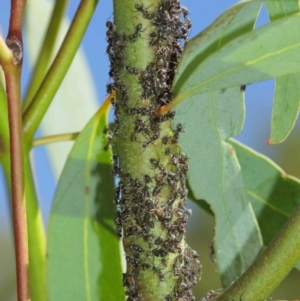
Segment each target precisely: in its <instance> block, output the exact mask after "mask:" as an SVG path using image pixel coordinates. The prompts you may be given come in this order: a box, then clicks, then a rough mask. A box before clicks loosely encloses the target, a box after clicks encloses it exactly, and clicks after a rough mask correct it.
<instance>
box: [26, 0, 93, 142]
mask: <svg viewBox="0 0 300 301" xmlns="http://www.w3.org/2000/svg"><path fill="white" fill-rule="evenodd" d="M97 3H98V0H90V1H86V0H82V1H81V2H80V4H79V6H78V9H77V12H76V14H75V16H74V19H73V21H72V23H71V25H70V28H69V30H68V33H67V35H66V37H65V39H64V42H63V43H62V45H61V47H60V49H59V51H58V53H57V56H56V58H55V60H54V61H53V63H52V65H51V67H50V68H49V70H48V72H47V74H46V76H45V78H44V80H43V82H42V84H41V86H40V87H39V90H38V91H37V93H36V94H35V96H34V98H33V100H32V102H31V103H30V106H29V107H28V108H27V110H26V111H25V112H24V114H23V131H24V139H25V140H26V141H31V140H32V139H33V136H34V134H35V132H36V130H37V128H38V126H39V125H40V122H41V120H42V119H43V117H44V115H45V113H46V111H47V109H48V107H49V106H50V104H51V102H52V100H53V97H54V95H55V94H56V92H57V90H58V88H59V87H60V84H61V82H62V81H63V79H64V77H65V75H66V73H67V71H68V69H69V67H70V65H71V62H72V60H73V58H74V56H75V54H76V52H77V50H78V48H79V46H80V43H81V41H82V38H83V36H84V33H85V31H86V29H87V26H88V24H89V22H90V20H91V18H92V15H93V13H94V11H95V9H96V6H97Z"/></svg>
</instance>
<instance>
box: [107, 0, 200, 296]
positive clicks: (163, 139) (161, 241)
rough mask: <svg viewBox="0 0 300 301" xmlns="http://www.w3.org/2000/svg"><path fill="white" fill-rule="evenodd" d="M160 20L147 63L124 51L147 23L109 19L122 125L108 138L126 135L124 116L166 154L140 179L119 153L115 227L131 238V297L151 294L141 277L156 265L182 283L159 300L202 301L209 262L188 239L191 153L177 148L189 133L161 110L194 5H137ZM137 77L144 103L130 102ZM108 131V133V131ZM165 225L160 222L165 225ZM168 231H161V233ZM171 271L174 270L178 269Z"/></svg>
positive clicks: (139, 137)
mask: <svg viewBox="0 0 300 301" xmlns="http://www.w3.org/2000/svg"><path fill="white" fill-rule="evenodd" d="M132 9H133V10H135V11H136V13H137V14H138V15H140V16H142V18H144V19H147V20H148V21H150V22H151V24H152V25H153V28H154V30H153V31H152V32H150V34H149V47H153V49H155V60H154V61H151V62H149V64H148V65H147V66H146V68H144V69H137V68H135V67H133V66H128V65H126V64H125V62H124V50H125V49H126V47H127V45H128V44H129V43H134V42H136V41H137V40H138V39H139V38H140V34H141V32H142V30H143V26H142V24H141V23H138V24H136V25H134V26H133V27H132V33H131V34H127V35H125V34H124V33H123V32H122V31H121V30H117V28H116V26H115V24H113V22H111V21H107V23H106V26H107V34H106V35H107V42H108V47H107V54H108V57H109V59H110V71H109V76H110V78H111V82H110V83H109V84H108V85H107V93H112V92H113V91H116V92H117V97H116V98H114V99H112V101H111V103H112V106H113V107H114V113H115V120H114V123H115V127H114V130H113V132H112V133H109V132H108V133H106V134H107V136H108V145H107V146H106V148H107V147H108V146H109V144H110V143H111V142H112V140H113V139H114V138H116V139H118V138H119V137H121V135H122V134H121V133H122V126H121V124H122V122H121V114H124V115H126V116H130V117H131V118H132V129H133V130H132V133H130V135H129V137H130V138H129V139H130V142H131V143H137V144H138V145H139V147H141V148H142V149H143V150H144V151H147V149H148V148H149V147H150V148H151V147H152V146H153V145H154V146H155V145H159V146H160V149H162V150H163V151H162V154H163V158H162V159H160V158H159V159H158V158H150V159H149V162H147V164H148V166H149V168H150V169H151V171H152V173H151V174H143V175H141V176H140V177H139V178H134V176H133V175H132V174H130V173H128V172H127V171H126V170H124V168H123V166H122V162H121V160H120V157H119V156H118V155H117V154H114V155H113V170H112V173H113V175H114V176H116V177H118V178H119V183H118V185H117V187H116V189H115V199H114V202H115V204H116V205H117V216H116V218H115V226H116V231H117V234H118V236H119V237H120V238H122V237H123V243H124V250H125V252H126V262H127V271H126V273H125V274H124V275H123V284H124V286H125V294H126V295H127V301H142V300H144V298H143V296H142V294H141V292H140V287H139V286H140V279H141V275H142V274H143V272H144V271H148V272H149V271H151V272H152V273H153V275H156V276H154V277H158V279H159V281H165V280H166V279H169V277H173V278H174V279H175V280H174V283H175V285H174V287H173V288H172V289H171V290H170V291H167V292H166V294H165V295H164V296H163V297H162V299H161V300H158V301H163V300H166V301H173V300H174V301H175V300H180V301H188V300H195V297H194V296H193V294H192V290H191V288H192V287H193V286H195V285H196V283H197V281H198V279H199V277H200V273H201V264H200V262H199V260H198V254H197V253H196V252H195V251H194V250H192V249H191V248H190V247H189V246H188V245H187V244H186V242H185V241H184V233H185V231H186V230H185V229H186V224H187V220H188V217H189V216H190V215H191V210H189V209H186V208H185V206H186V202H187V189H186V172H187V170H188V163H187V159H188V158H187V156H186V155H185V154H184V153H183V152H181V151H180V150H179V148H178V146H177V142H178V140H179V136H180V134H181V132H183V131H184V129H183V126H182V124H177V126H176V128H175V129H173V131H171V133H170V132H166V131H164V130H162V127H163V125H164V124H166V123H169V124H170V122H171V120H172V119H173V118H174V116H175V112H169V113H167V114H165V115H161V116H159V115H157V113H156V112H157V108H159V107H160V106H163V105H166V104H168V103H169V102H170V101H171V99H172V97H173V95H172V92H171V86H172V81H173V78H174V75H175V71H176V67H177V65H178V62H179V60H180V57H181V54H182V50H183V45H184V43H185V41H186V40H187V35H188V32H189V30H190V28H191V21H190V19H189V18H188V10H187V9H186V8H185V7H183V6H181V4H180V2H179V1H178V0H162V1H161V2H160V4H159V6H158V8H157V9H156V10H155V11H150V10H149V9H148V8H145V7H144V6H143V5H142V4H138V3H136V4H135V6H134V7H133V8H132ZM128 73H129V74H131V75H132V76H134V77H136V80H137V81H138V82H139V84H140V87H141V95H140V99H142V100H143V102H142V105H141V104H139V105H136V106H133V105H132V103H130V101H129V94H128V89H127V87H126V85H125V84H124V83H123V82H122V76H123V75H124V74H128ZM106 132H107V131H106ZM162 191H168V193H167V195H168V198H167V199H163V200H161V199H160V197H159V196H160V194H161V193H162ZM157 225H158V226H157ZM159 230H161V233H162V234H161V235H159V236H158V235H157V233H158V231H159ZM170 270H171V271H172V275H170Z"/></svg>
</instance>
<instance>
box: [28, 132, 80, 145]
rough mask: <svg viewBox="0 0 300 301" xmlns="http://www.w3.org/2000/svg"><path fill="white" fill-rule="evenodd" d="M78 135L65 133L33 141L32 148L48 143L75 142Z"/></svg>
mask: <svg viewBox="0 0 300 301" xmlns="http://www.w3.org/2000/svg"><path fill="white" fill-rule="evenodd" d="M79 134H80V133H67V134H60V135H51V136H46V137H42V138H38V139H34V140H33V143H32V146H33V147H36V146H40V145H43V144H48V143H55V142H62V141H70V140H75V139H76V138H77V137H78V135H79Z"/></svg>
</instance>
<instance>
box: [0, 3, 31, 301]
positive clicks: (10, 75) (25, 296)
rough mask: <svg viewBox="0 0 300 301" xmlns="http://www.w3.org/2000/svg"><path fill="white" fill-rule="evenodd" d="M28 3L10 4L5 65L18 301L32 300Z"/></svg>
mask: <svg viewBox="0 0 300 301" xmlns="http://www.w3.org/2000/svg"><path fill="white" fill-rule="evenodd" d="M24 6H25V1H19V0H12V1H11V15H10V21H9V32H8V36H7V39H6V43H7V46H8V47H9V48H10V50H11V51H12V61H10V62H9V63H7V64H3V65H2V67H3V71H4V73H5V80H6V93H7V99H8V124H9V132H10V158H11V198H12V212H13V225H14V238H15V252H16V270H17V292H18V301H27V300H30V290H29V273H28V266H29V259H28V233H27V217H26V202H25V192H24V162H23V141H22V115H21V92H20V90H21V89H20V77H21V67H22V59H23V45H22V19H23V11H24Z"/></svg>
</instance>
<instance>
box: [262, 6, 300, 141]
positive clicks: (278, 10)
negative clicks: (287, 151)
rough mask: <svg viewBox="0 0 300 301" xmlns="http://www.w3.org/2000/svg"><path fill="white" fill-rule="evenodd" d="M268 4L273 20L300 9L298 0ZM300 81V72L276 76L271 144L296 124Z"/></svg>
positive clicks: (279, 139)
mask: <svg viewBox="0 0 300 301" xmlns="http://www.w3.org/2000/svg"><path fill="white" fill-rule="evenodd" d="M266 6H267V9H268V13H269V17H270V20H271V21H275V20H277V19H280V18H282V17H285V16H288V15H291V14H293V13H296V12H299V9H300V7H299V1H298V0H289V1H279V0H267V1H266ZM299 82H300V74H299V73H296V74H289V75H286V76H281V77H278V78H276V85H275V96H274V107H273V113H272V121H271V137H270V139H269V143H270V144H275V143H280V142H282V141H283V140H284V139H285V138H286V137H287V136H288V135H289V133H290V132H291V130H292V129H293V127H294V125H295V122H296V120H297V117H298V112H299V101H300V96H299V95H300V93H299V92H300V88H298V86H299Z"/></svg>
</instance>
